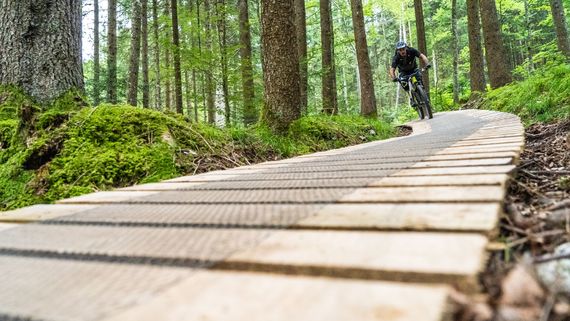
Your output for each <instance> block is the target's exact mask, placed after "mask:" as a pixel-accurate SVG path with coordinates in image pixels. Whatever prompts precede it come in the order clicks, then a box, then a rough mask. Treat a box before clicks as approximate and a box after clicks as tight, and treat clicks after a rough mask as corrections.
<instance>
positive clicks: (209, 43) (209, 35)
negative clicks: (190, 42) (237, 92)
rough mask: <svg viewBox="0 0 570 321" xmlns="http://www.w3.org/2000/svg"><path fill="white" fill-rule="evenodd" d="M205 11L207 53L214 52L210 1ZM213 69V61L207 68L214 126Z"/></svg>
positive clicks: (207, 81)
mask: <svg viewBox="0 0 570 321" xmlns="http://www.w3.org/2000/svg"><path fill="white" fill-rule="evenodd" d="M204 11H205V14H206V26H205V30H206V50H207V52H209V53H211V52H212V27H211V14H210V0H205V1H204ZM212 67H213V64H212V63H211V61H209V62H208V65H207V66H206V97H207V98H206V101H207V104H208V123H210V124H214V123H215V122H216V101H215V97H214V95H215V92H214V90H215V86H214V80H213V79H212V78H213V77H212Z"/></svg>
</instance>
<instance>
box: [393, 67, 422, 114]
mask: <svg viewBox="0 0 570 321" xmlns="http://www.w3.org/2000/svg"><path fill="white" fill-rule="evenodd" d="M419 73H420V70H419V69H417V70H416V71H415V72H414V73H412V74H409V75H405V76H400V75H398V82H399V83H400V85H401V86H402V87H404V84H407V85H408V88H409V90H408V95H410V96H411V97H412V99H413V100H414V101H415V102H416V104H418V105H419V101H418V100H417V98H416V96H415V95H414V94H412V91H413V92H416V90H417V86H418V77H417V75H418V74H419Z"/></svg>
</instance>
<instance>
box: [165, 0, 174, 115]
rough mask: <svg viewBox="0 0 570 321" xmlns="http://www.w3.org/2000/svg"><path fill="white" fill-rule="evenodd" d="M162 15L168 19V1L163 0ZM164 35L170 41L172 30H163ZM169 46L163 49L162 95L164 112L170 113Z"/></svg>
mask: <svg viewBox="0 0 570 321" xmlns="http://www.w3.org/2000/svg"><path fill="white" fill-rule="evenodd" d="M164 15H165V16H166V17H170V16H171V14H170V1H168V0H165V1H164ZM165 29H166V30H165V32H164V33H165V34H166V37H167V39H172V35H171V34H170V32H172V29H168V28H165ZM170 54H171V53H170V46H166V47H165V48H164V71H165V72H164V73H165V75H164V78H165V80H164V95H165V96H166V97H165V109H166V111H169V112H170V111H172V87H171V78H170V76H171V72H170V66H171V60H170V59H171V56H170Z"/></svg>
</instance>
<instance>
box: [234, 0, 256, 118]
mask: <svg viewBox="0 0 570 321" xmlns="http://www.w3.org/2000/svg"><path fill="white" fill-rule="evenodd" d="M238 2H239V26H240V27H239V40H240V51H239V52H240V57H241V83H242V94H243V123H244V124H245V125H246V126H248V125H252V124H254V123H255V122H256V121H257V110H255V87H254V86H255V85H254V83H253V65H252V61H251V57H252V54H251V33H250V26H249V8H248V5H247V0H238Z"/></svg>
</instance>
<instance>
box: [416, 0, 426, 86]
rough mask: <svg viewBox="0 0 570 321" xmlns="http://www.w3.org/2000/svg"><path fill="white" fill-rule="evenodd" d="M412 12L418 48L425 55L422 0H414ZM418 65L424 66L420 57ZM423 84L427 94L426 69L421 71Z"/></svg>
mask: <svg viewBox="0 0 570 321" xmlns="http://www.w3.org/2000/svg"><path fill="white" fill-rule="evenodd" d="M414 12H415V14H416V33H417V37H418V38H417V39H418V49H419V50H420V52H421V53H423V54H424V55H426V56H427V52H428V51H427V44H426V28H425V24H424V9H423V5H422V0H414ZM420 65H421V66H422V67H424V62H423V61H421V59H420ZM422 78H423V84H424V88H425V90H426V93H427V94H428V95H429V74H428V72H427V71H424V72H422Z"/></svg>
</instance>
